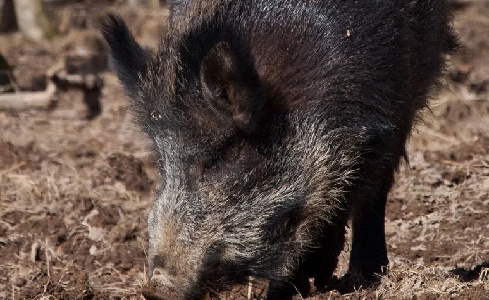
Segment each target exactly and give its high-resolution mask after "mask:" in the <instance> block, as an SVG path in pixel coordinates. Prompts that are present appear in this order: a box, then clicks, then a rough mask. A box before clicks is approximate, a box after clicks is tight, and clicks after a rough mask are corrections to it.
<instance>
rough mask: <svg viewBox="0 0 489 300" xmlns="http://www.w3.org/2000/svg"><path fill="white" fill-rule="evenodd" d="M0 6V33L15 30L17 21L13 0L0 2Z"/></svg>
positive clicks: (0, 0)
mask: <svg viewBox="0 0 489 300" xmlns="http://www.w3.org/2000/svg"><path fill="white" fill-rule="evenodd" d="M1 4H3V5H1ZM0 6H1V10H0V32H8V31H13V30H16V29H17V20H16V19H15V11H14V2H13V0H3V1H2V0H0Z"/></svg>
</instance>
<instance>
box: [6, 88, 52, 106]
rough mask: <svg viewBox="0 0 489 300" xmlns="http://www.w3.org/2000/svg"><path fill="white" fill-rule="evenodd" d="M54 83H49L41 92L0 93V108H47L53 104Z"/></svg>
mask: <svg viewBox="0 0 489 300" xmlns="http://www.w3.org/2000/svg"><path fill="white" fill-rule="evenodd" d="M55 93H56V85H55V84H54V83H51V82H50V83H49V84H48V87H47V89H46V90H45V91H43V92H20V93H13V94H10V93H8V94H1V95H0V110H15V111H20V110H25V109H30V108H37V109H39V108H40V109H47V108H50V107H52V106H53V105H54V103H55V102H56V99H55Z"/></svg>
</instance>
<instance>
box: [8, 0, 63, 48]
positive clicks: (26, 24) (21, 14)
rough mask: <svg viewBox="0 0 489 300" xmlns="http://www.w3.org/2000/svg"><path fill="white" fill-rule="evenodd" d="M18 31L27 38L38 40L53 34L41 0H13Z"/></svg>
mask: <svg viewBox="0 0 489 300" xmlns="http://www.w3.org/2000/svg"><path fill="white" fill-rule="evenodd" d="M13 1H14V7H15V14H16V16H17V23H18V26H19V29H20V31H22V33H23V34H24V35H26V36H27V37H28V38H29V39H32V40H34V41H39V40H41V39H43V38H45V37H49V36H51V35H52V34H54V28H53V26H52V25H51V23H49V21H48V18H47V16H46V14H45V12H44V9H43V5H42V2H41V0H13Z"/></svg>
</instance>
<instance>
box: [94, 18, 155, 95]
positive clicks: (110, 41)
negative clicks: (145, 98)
mask: <svg viewBox="0 0 489 300" xmlns="http://www.w3.org/2000/svg"><path fill="white" fill-rule="evenodd" d="M102 34H103V36H104V39H105V41H106V42H107V45H108V48H109V61H110V64H111V67H112V68H113V69H114V71H115V72H116V74H117V77H119V80H120V81H121V83H122V85H123V86H124V89H125V91H126V93H127V94H128V95H129V96H131V97H134V96H135V95H136V94H137V92H138V81H139V73H140V72H142V71H143V70H145V69H146V53H145V51H144V50H143V49H142V48H141V46H139V44H138V43H137V42H136V41H135V40H134V37H133V36H132V34H131V32H130V31H129V29H128V28H127V25H126V23H125V22H124V20H122V18H121V17H120V16H118V15H115V14H109V15H108V20H107V21H106V23H105V24H103V25H102Z"/></svg>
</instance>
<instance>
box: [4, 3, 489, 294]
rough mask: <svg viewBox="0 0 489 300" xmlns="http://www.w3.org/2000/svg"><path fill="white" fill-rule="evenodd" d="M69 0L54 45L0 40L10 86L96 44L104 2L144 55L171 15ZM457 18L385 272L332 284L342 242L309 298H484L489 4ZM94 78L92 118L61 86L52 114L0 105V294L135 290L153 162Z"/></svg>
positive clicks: (420, 131)
mask: <svg viewBox="0 0 489 300" xmlns="http://www.w3.org/2000/svg"><path fill="white" fill-rule="evenodd" d="M74 2H75V1H74ZM77 2H78V3H76V4H70V5H59V4H58V5H57V6H56V7H51V8H50V13H51V14H52V15H53V20H54V21H55V23H56V24H57V26H58V29H59V34H58V35H57V36H55V37H54V38H53V39H52V40H49V41H43V42H41V43H33V42H30V41H27V40H25V39H24V38H23V37H22V36H21V35H19V34H18V33H11V34H7V35H0V52H1V53H2V54H4V55H5V57H6V58H7V59H8V60H9V63H10V64H11V65H13V66H15V68H16V69H15V75H16V78H17V80H18V85H19V88H20V89H22V90H40V89H43V88H44V87H45V71H46V70H47V69H48V68H49V67H51V66H52V65H53V64H54V63H55V62H57V61H58V60H60V59H62V58H63V57H65V56H66V55H69V54H70V53H73V52H76V51H80V49H81V50H83V49H86V48H87V47H88V48H89V49H90V47H92V48H93V47H95V48H97V47H98V46H97V45H100V36H99V34H98V33H97V32H96V28H97V26H98V24H99V22H100V20H101V18H102V16H103V15H104V14H105V12H107V11H108V10H115V11H118V12H119V13H121V14H122V15H123V16H124V17H125V18H126V20H128V22H129V25H130V27H131V28H132V29H133V31H134V33H135V34H136V36H137V37H138V40H139V41H141V42H142V43H143V45H144V46H146V47H149V48H153V49H154V48H155V47H156V45H157V43H158V39H157V37H158V36H159V32H160V29H161V28H163V26H164V24H165V21H166V17H167V15H168V12H167V10H165V9H163V10H161V11H145V10H138V11H134V10H129V9H128V8H126V7H125V6H124V5H123V4H121V3H122V2H123V1H82V2H80V1H77ZM457 13H458V15H457V19H456V22H455V25H456V27H457V30H458V32H459V34H460V39H461V42H462V45H463V47H462V48H461V50H460V51H459V54H458V55H456V56H453V57H451V58H450V69H449V72H448V73H449V74H448V75H447V77H446V79H445V80H444V83H443V85H442V88H441V93H439V94H438V96H437V97H436V98H435V99H434V100H433V102H432V108H431V111H428V112H426V113H425V115H424V118H423V119H424V121H423V122H422V123H421V124H419V126H418V127H417V130H416V131H415V133H414V135H413V138H412V139H411V141H410V144H409V165H407V164H404V165H403V166H402V167H401V168H400V171H399V174H398V176H397V183H396V186H395V188H394V189H393V191H392V193H391V195H390V197H389V203H388V207H387V220H386V231H387V242H388V248H389V249H388V250H389V258H390V263H391V264H390V270H389V275H387V276H384V277H382V278H381V281H380V284H379V285H377V286H375V287H367V288H358V289H357V290H353V291H351V290H350V291H345V290H344V289H342V288H341V287H342V283H341V275H342V274H344V272H345V270H346V268H347V257H348V245H347V247H346V248H347V249H345V251H344V253H343V254H342V255H341V257H340V258H341V259H340V265H339V267H338V269H337V275H338V277H339V278H340V280H339V281H338V286H334V287H332V290H331V291H323V292H322V293H319V292H317V293H316V294H315V295H314V296H313V297H312V299H378V298H384V299H489V279H488V277H489V269H488V267H489V218H488V210H489V97H488V95H489V79H488V78H489V43H488V41H489V5H487V4H483V3H479V4H471V5H464V6H460V7H459V8H458V9H457ZM96 50H97V49H96ZM97 51H100V50H99V49H98V50H97ZM104 79H105V87H104V90H103V99H102V105H103V110H102V114H101V115H100V116H98V117H97V118H95V119H93V120H88V119H87V118H86V113H87V112H86V107H85V105H84V103H83V97H82V94H81V92H79V91H76V90H70V91H66V92H63V93H62V94H60V99H59V104H58V106H57V107H56V108H55V109H52V110H46V111H23V112H16V113H15V112H4V111H2V112H0V128H1V129H0V299H121V298H125V299H142V298H143V297H142V295H141V290H142V287H143V286H144V284H145V283H146V282H147V278H146V277H145V275H144V274H145V267H146V256H145V250H146V248H147V231H146V215H147V213H148V209H149V206H150V203H151V199H152V197H151V195H152V192H153V191H154V189H155V186H156V182H157V181H158V176H157V170H155V162H154V159H153V157H152V156H151V154H150V153H149V151H148V149H149V147H148V141H147V140H146V138H145V137H144V135H143V134H142V133H140V132H139V131H138V130H136V129H135V128H134V126H133V125H131V122H130V117H129V116H128V114H127V107H126V106H127V101H126V99H125V98H124V96H123V95H122V91H121V88H120V86H119V84H118V82H117V80H116V78H115V76H114V75H113V74H111V73H110V72H108V71H107V72H105V73H104ZM249 286H251V288H250V294H251V296H252V297H251V298H254V299H261V298H263V295H265V292H266V288H265V287H264V286H263V284H255V283H250V285H247V286H245V287H234V288H232V289H231V290H230V291H227V292H225V293H223V294H221V298H225V299H247V298H248V296H247V295H248V288H249ZM338 290H340V291H342V293H340V292H338Z"/></svg>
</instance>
